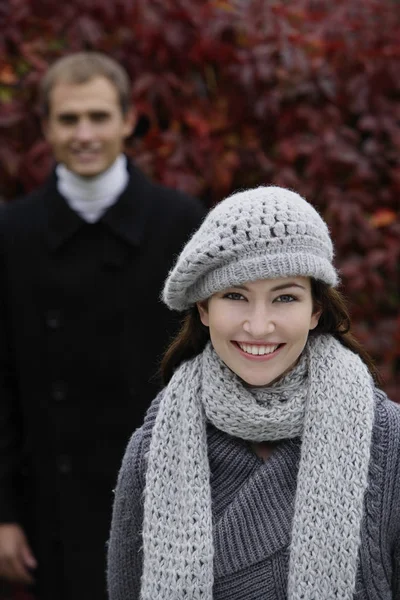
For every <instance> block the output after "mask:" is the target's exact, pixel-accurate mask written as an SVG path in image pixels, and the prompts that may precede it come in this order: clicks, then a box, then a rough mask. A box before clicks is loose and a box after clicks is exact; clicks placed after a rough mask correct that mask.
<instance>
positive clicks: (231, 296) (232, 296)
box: [224, 292, 245, 300]
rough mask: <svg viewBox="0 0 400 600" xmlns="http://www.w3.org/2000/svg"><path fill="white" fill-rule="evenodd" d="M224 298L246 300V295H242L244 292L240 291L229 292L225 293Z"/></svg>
mask: <svg viewBox="0 0 400 600" xmlns="http://www.w3.org/2000/svg"><path fill="white" fill-rule="evenodd" d="M224 298H228V300H244V299H245V298H244V296H242V294H239V293H238V292H229V293H228V294H225V295H224Z"/></svg>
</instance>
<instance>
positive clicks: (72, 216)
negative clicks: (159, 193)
mask: <svg viewBox="0 0 400 600" xmlns="http://www.w3.org/2000/svg"><path fill="white" fill-rule="evenodd" d="M128 171H129V181H128V185H127V187H126V188H125V190H124V191H123V192H122V194H121V196H120V197H119V199H118V200H117V202H116V203H115V204H114V205H113V206H111V207H110V208H109V209H108V210H107V212H106V213H105V214H104V215H103V216H102V217H101V219H100V220H99V222H101V223H103V224H104V225H105V226H106V227H108V228H109V229H110V230H111V231H112V232H113V233H114V234H116V235H117V236H118V237H120V238H121V239H123V240H124V241H125V242H128V243H129V244H132V245H135V246H139V245H140V243H141V241H142V239H143V236H144V233H145V227H146V222H147V219H148V216H149V214H150V211H151V205H152V202H153V197H154V196H153V194H154V187H155V186H154V184H152V183H151V182H150V181H149V180H148V179H147V178H146V177H145V176H144V175H143V173H141V172H140V171H139V169H137V168H136V167H135V166H134V165H133V164H132V163H130V162H129V161H128ZM45 206H46V211H47V215H48V229H47V239H48V244H49V247H50V249H51V250H57V248H59V247H60V246H62V245H63V244H64V242H66V241H67V240H68V239H69V238H71V237H72V236H73V235H74V233H75V232H76V231H78V230H79V229H81V228H82V227H84V226H87V227H93V225H95V224H93V225H91V224H87V223H86V221H84V220H83V219H82V218H81V217H80V216H79V215H78V214H77V213H75V212H74V211H73V210H71V208H70V207H69V206H68V204H67V202H66V201H65V199H64V198H63V196H61V194H60V193H59V192H58V190H57V176H56V174H55V172H53V173H52V175H51V177H50V179H49V181H48V183H47V185H46V187H45Z"/></svg>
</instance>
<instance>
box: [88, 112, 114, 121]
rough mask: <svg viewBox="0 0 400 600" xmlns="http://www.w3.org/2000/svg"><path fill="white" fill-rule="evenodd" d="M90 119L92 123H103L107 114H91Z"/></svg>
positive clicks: (107, 116)
mask: <svg viewBox="0 0 400 600" xmlns="http://www.w3.org/2000/svg"><path fill="white" fill-rule="evenodd" d="M90 118H91V120H92V121H93V122H94V123H103V122H104V121H107V119H108V118H109V115H108V113H93V114H92V115H91V117H90Z"/></svg>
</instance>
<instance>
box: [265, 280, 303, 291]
mask: <svg viewBox="0 0 400 600" xmlns="http://www.w3.org/2000/svg"><path fill="white" fill-rule="evenodd" d="M292 287H295V288H300V289H301V290H305V289H306V288H305V287H304V285H300V284H299V283H295V282H294V281H292V282H290V283H282V284H281V285H277V286H275V287H273V288H271V292H278V291H279V290H286V289H287V288H292Z"/></svg>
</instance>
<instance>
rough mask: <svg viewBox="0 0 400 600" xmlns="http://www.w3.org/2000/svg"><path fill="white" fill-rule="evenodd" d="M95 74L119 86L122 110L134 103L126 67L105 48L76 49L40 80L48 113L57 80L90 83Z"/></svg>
mask: <svg viewBox="0 0 400 600" xmlns="http://www.w3.org/2000/svg"><path fill="white" fill-rule="evenodd" d="M94 77H105V78H106V79H108V80H109V81H110V82H111V83H112V84H113V85H114V86H115V88H116V90H117V93H118V98H119V103H120V106H121V110H122V113H123V114H124V115H125V114H126V113H127V111H128V109H129V107H130V105H131V84H130V80H129V77H128V74H127V72H126V71H125V69H124V68H123V67H122V66H121V65H120V64H119V63H117V62H116V61H115V60H114V59H113V58H110V57H109V56H107V55H105V54H102V53H101V52H76V53H74V54H68V55H67V56H63V57H62V58H60V59H58V60H56V62H55V63H53V64H52V65H51V66H50V68H49V69H48V71H47V72H46V73H45V75H44V76H43V78H42V81H41V83H40V101H41V106H42V110H43V114H44V116H45V117H47V116H48V115H49V112H50V93H51V90H52V89H53V87H54V86H55V85H56V84H57V83H61V82H62V83H71V84H80V83H87V82H88V81H90V80H91V79H93V78H94Z"/></svg>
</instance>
